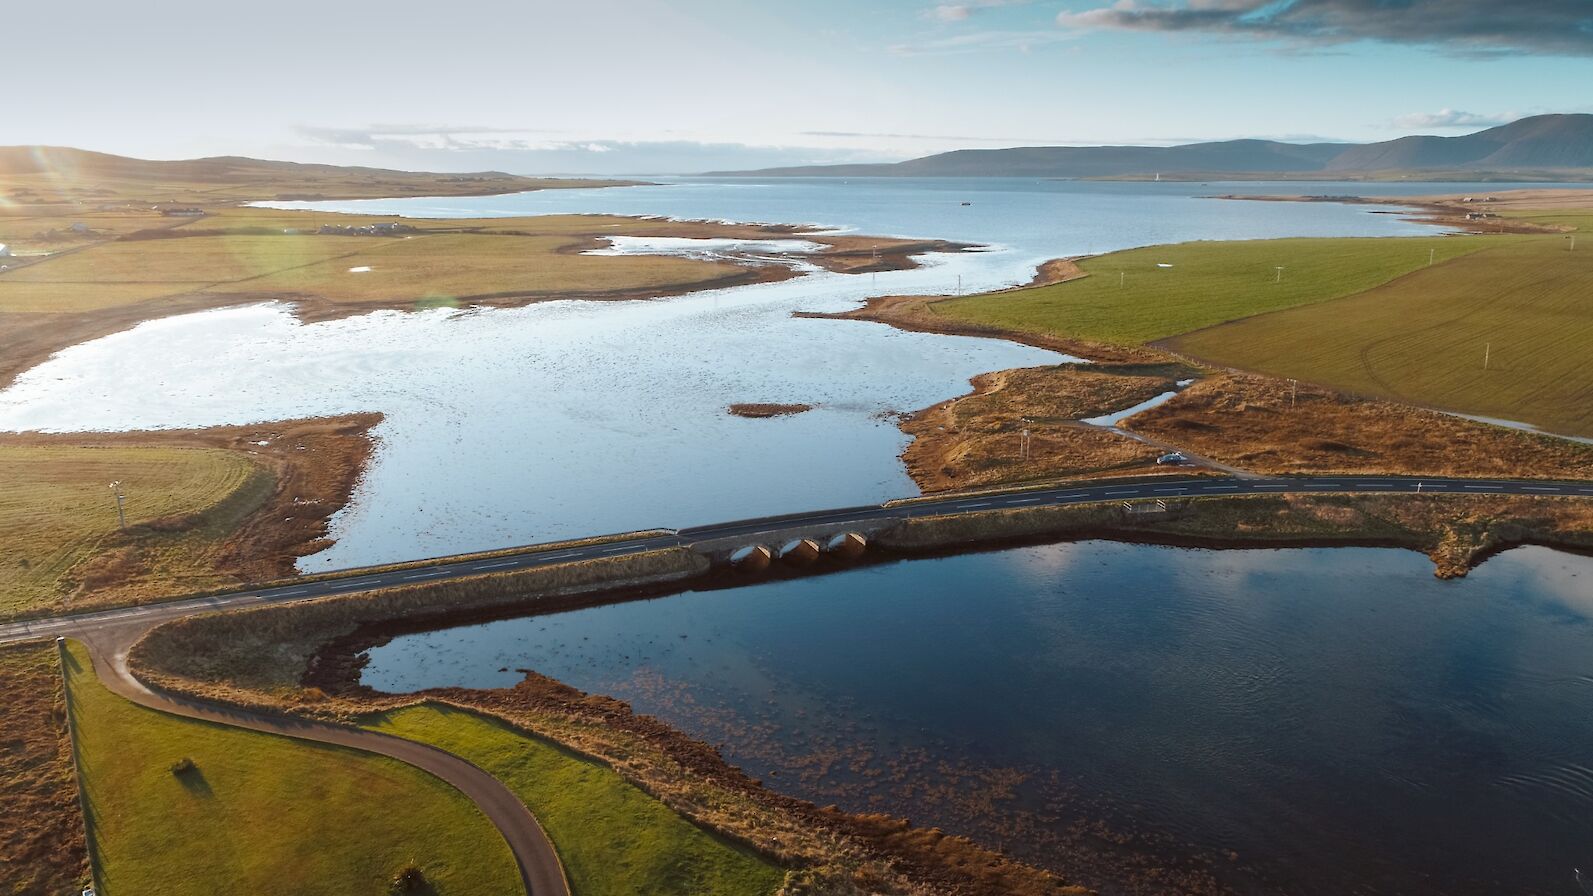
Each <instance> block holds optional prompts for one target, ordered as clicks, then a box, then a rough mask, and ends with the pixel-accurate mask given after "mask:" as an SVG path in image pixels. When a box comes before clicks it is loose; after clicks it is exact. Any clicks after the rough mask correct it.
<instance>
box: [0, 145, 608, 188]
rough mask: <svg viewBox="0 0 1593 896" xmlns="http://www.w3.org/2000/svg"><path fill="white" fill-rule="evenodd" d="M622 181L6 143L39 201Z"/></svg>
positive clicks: (6, 170) (9, 163)
mask: <svg viewBox="0 0 1593 896" xmlns="http://www.w3.org/2000/svg"><path fill="white" fill-rule="evenodd" d="M620 183H624V182H622V181H608V180H566V179H551V178H535V177H520V176H518V175H513V174H505V173H503V172H501V171H481V172H469V173H457V172H456V173H433V172H415V171H392V170H388V169H385V168H362V167H355V166H342V165H317V164H305V163H301V162H273V161H267V160H264V159H250V158H244V157H242V156H215V157H211V158H204V159H183V160H175V161H156V160H150V159H134V158H128V157H126V156H115V155H109V154H107V153H102V152H90V151H89V150H85V149H72V148H70V147H63V146H0V197H3V196H5V195H6V192H7V190H8V189H10V190H12V191H26V192H27V195H28V196H30V197H32V198H33V200H34V201H42V200H46V199H47V200H52V201H83V200H88V199H96V198H98V199H110V198H115V199H128V200H130V199H135V198H137V199H152V200H165V199H171V200H180V201H189V202H193V201H205V200H232V201H237V200H244V199H359V198H365V197H388V196H445V195H446V196H458V195H484V194H497V193H514V192H519V191H521V190H537V189H548V188H555V187H590V186H609V185H617V184H620Z"/></svg>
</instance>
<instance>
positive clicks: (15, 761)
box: [0, 645, 88, 896]
mask: <svg viewBox="0 0 1593 896" xmlns="http://www.w3.org/2000/svg"><path fill="white" fill-rule="evenodd" d="M0 688H3V689H4V692H5V698H4V699H3V700H0V807H3V808H0V896H46V894H60V893H69V892H76V891H77V889H78V888H79V886H80V885H81V884H83V883H84V882H85V881H86V880H87V879H88V854H87V848H86V846H85V845H84V833H83V816H82V814H81V813H80V812H79V811H78V802H77V785H76V781H75V778H74V776H73V772H72V751H71V746H70V744H69V742H68V740H67V734H66V707H65V704H64V703H63V701H62V695H61V673H60V670H59V668H57V664H56V650H55V647H54V645H51V646H48V647H37V646H30V647H15V648H6V649H0Z"/></svg>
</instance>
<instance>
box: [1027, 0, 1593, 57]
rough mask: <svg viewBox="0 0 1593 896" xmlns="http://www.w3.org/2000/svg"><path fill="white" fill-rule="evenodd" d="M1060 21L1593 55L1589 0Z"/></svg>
mask: <svg viewBox="0 0 1593 896" xmlns="http://www.w3.org/2000/svg"><path fill="white" fill-rule="evenodd" d="M1057 23H1058V24H1059V25H1061V26H1063V27H1064V28H1068V29H1075V30H1089V29H1116V30H1124V31H1149V32H1162V33H1180V32H1189V33H1209V34H1224V35H1229V36H1233V37H1245V38H1254V39H1260V40H1284V41H1291V42H1297V43H1309V44H1345V43H1353V42H1357V41H1374V42H1379V43H1389V44H1411V45H1418V46H1428V47H1434V48H1436V49H1439V50H1442V51H1444V52H1448V53H1452V54H1455V55H1463V56H1500V55H1504V54H1508V53H1520V52H1527V53H1548V54H1553V55H1561V56H1590V55H1593V4H1589V3H1588V2H1587V0H1510V2H1508V3H1504V2H1500V0H1399V2H1391V0H1117V2H1115V3H1112V4H1111V5H1109V6H1100V7H1096V8H1094V9H1086V10H1082V11H1078V12H1063V13H1060V14H1059V15H1058V16H1057Z"/></svg>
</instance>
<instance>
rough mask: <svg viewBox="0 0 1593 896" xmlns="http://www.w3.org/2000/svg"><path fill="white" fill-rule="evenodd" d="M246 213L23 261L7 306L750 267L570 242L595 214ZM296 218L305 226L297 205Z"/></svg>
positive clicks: (472, 287) (433, 288) (503, 285)
mask: <svg viewBox="0 0 1593 896" xmlns="http://www.w3.org/2000/svg"><path fill="white" fill-rule="evenodd" d="M235 211H246V210H235ZM267 217H268V218H272V217H274V215H268V216H267ZM247 220H248V218H247V217H243V218H235V217H230V216H229V217H227V218H226V221H227V222H231V223H229V224H227V225H226V226H237V227H238V228H239V229H240V232H236V233H218V234H206V235H195V236H191V237H182V238H168V239H146V240H133V241H115V242H106V243H102V244H99V245H92V246H88V247H86V248H82V249H79V250H77V251H73V252H69V253H64V254H61V255H58V256H56V257H52V258H49V259H46V260H43V261H37V262H34V263H33V264H29V265H25V266H22V267H18V268H16V269H14V270H12V271H8V272H6V273H3V274H0V313H3V312H14V313H24V314H41V313H72V314H76V313H82V312H92V311H100V310H105V309H110V308H115V307H118V306H123V305H129V304H134V303H139V302H146V301H149V300H151V299H158V298H161V297H164V296H178V295H185V294H189V293H196V292H204V293H209V294H213V295H215V296H216V297H217V298H216V301H215V304H217V305H222V304H226V302H227V300H228V299H227V297H228V296H230V295H234V294H239V293H244V294H250V295H257V294H261V293H265V294H274V293H279V294H283V295H313V296H318V297H321V298H324V299H327V300H330V301H333V302H349V303H367V302H368V303H381V304H386V305H391V304H394V303H404V302H413V301H419V300H422V299H428V298H437V297H443V298H451V297H459V296H475V295H492V294H516V293H517V294H541V293H550V294H556V293H560V292H572V293H584V294H592V293H604V292H611V291H624V290H647V289H666V288H670V287H676V286H680V285H690V284H699V283H705V282H708V281H712V280H714V279H716V278H720V277H726V276H730V275H734V274H738V273H742V272H743V271H744V269H743V268H741V267H739V266H737V265H733V264H729V263H718V262H706V261H698V260H692V259H684V258H667V257H661V256H617V257H601V256H589V255H582V254H580V253H578V252H571V251H568V249H569V247H571V246H572V245H579V243H580V242H581V241H582V240H584V239H585V236H584V234H585V233H586V232H590V231H591V230H593V229H594V228H598V229H601V228H602V227H603V225H602V224H601V223H594V222H593V221H590V220H586V221H579V220H571V219H568V218H566V219H560V220H557V221H554V222H552V223H551V224H550V225H548V226H547V227H546V229H545V230H544V229H543V228H541V227H538V228H537V230H536V231H535V232H522V233H460V232H422V233H419V234H416V235H413V236H408V237H367V236H337V235H317V234H284V233H280V232H277V233H260V232H241V231H243V230H244V225H243V224H242V223H240V222H241V221H247ZM197 223H198V222H196V225H195V226H197ZM216 223H218V224H219V223H221V222H216ZM299 223H300V224H301V225H302V224H305V223H306V222H305V221H304V220H303V219H302V213H301V220H300V221H299ZM434 223H435V222H434ZM207 226H209V225H207ZM354 268H369V270H361V271H352V270H351V269H354Z"/></svg>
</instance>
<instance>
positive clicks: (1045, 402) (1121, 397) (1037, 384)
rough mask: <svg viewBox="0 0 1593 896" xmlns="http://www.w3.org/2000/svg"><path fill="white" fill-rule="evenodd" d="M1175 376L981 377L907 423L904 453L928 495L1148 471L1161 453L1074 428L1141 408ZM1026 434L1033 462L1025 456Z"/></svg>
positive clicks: (1047, 371) (1062, 368)
mask: <svg viewBox="0 0 1593 896" xmlns="http://www.w3.org/2000/svg"><path fill="white" fill-rule="evenodd" d="M1186 373H1187V370H1183V369H1179V368H1172V367H1132V366H1117V367H1094V366H1092V367H1079V366H1077V365H1071V364H1064V365H1059V366H1056V367H1027V368H1021V369H1017V370H1003V371H999V372H996V373H985V374H980V375H979V376H976V377H974V378H973V380H972V382H973V386H974V391H973V392H971V393H970V394H968V395H963V396H959V397H957V398H953V399H950V400H948V401H943V402H941V403H940V404H937V405H934V406H932V407H929V408H926V409H924V410H922V411H919V412H917V413H915V414H913V415H912V416H910V417H908V418H907V419H906V420H904V421H903V422H902V423H901V429H902V431H903V432H905V433H906V434H908V435H910V436H912V437H913V441H912V443H911V444H910V445H908V446H907V450H906V451H905V452H903V454H902V460H903V461H904V462H905V463H906V464H907V472H908V473H909V474H910V475H911V476H912V477H913V481H914V482H916V483H918V487H919V488H921V489H923V490H924V491H926V492H936V491H946V490H948V489H963V488H979V487H984V486H991V485H1006V484H1017V483H1022V482H1028V481H1037V480H1044V479H1056V478H1061V477H1079V476H1090V475H1099V474H1109V473H1125V472H1130V471H1141V472H1149V471H1151V470H1154V469H1155V462H1156V458H1157V456H1158V455H1160V454H1161V453H1162V452H1161V451H1160V450H1158V449H1156V448H1154V447H1151V446H1149V445H1144V444H1142V443H1140V442H1136V441H1134V440H1133V439H1129V438H1126V437H1123V436H1119V435H1113V434H1112V433H1108V432H1102V431H1100V430H1098V429H1095V428H1092V427H1086V426H1081V425H1079V424H1078V423H1077V421H1078V420H1079V419H1080V418H1084V417H1093V416H1098V415H1101V414H1105V413H1109V412H1111V411H1113V410H1117V409H1120V408H1124V407H1129V406H1132V405H1134V404H1138V403H1139V402H1141V401H1144V400H1146V399H1148V398H1151V397H1153V396H1155V395H1157V394H1159V393H1161V392H1165V391H1166V390H1168V389H1170V388H1172V387H1173V384H1174V380H1175V379H1176V378H1177V377H1179V376H1180V375H1183V374H1186ZM1024 430H1028V431H1029V438H1030V442H1029V458H1028V459H1027V460H1025V459H1023V457H1022V455H1021V447H1022V432H1023V431H1024Z"/></svg>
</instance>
